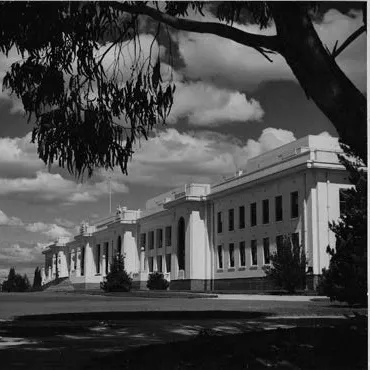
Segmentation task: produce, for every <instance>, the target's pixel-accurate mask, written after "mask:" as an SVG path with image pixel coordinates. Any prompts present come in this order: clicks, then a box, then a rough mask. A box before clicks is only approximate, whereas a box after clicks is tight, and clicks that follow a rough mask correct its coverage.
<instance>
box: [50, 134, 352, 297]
mask: <svg viewBox="0 0 370 370" xmlns="http://www.w3.org/2000/svg"><path fill="white" fill-rule="evenodd" d="M339 152H341V150H340V147H339V145H338V140H337V139H335V138H331V137H324V136H307V137H304V138H302V139H299V140H297V141H295V142H292V143H289V144H286V145H284V146H281V147H279V148H277V149H274V150H272V151H270V152H267V153H264V154H262V155H260V156H257V157H254V158H252V159H250V160H248V163H247V165H246V168H245V169H244V170H243V171H238V173H236V174H235V175H234V176H232V177H231V178H228V179H225V180H223V181H222V182H220V183H217V184H214V185H210V184H186V185H183V186H181V187H179V188H177V189H174V190H172V191H169V192H167V193H164V194H161V195H159V196H157V197H155V198H152V199H150V200H148V201H147V202H146V207H145V210H128V209H126V208H118V209H117V213H116V215H115V216H112V217H110V218H107V219H106V220H102V221H101V222H99V223H97V224H95V225H88V224H86V223H85V224H82V225H81V229H80V234H79V235H77V236H76V237H75V238H74V239H73V240H66V239H60V240H58V241H57V242H55V243H54V244H51V245H50V246H49V247H48V248H47V249H46V250H45V251H44V252H43V253H44V255H45V268H44V272H43V279H44V282H45V283H46V282H48V281H51V280H53V279H55V278H57V277H69V279H70V280H71V282H72V284H73V285H74V286H75V287H76V288H79V289H85V288H86V289H88V288H95V287H98V286H99V284H100V282H101V281H103V279H104V276H106V274H107V273H108V272H109V268H110V262H111V261H112V258H113V256H114V255H115V254H116V253H121V254H123V255H124V256H125V268H126V270H127V272H128V273H130V274H131V275H132V277H133V280H134V287H136V288H145V286H146V281H147V279H148V274H149V273H150V272H153V271H160V272H163V273H164V274H165V277H166V278H167V279H168V280H169V281H170V289H173V290H180V289H184V290H226V289H232V290H239V289H241V290H259V291H260V290H264V289H271V288H272V287H271V286H270V283H269V282H268V280H267V279H265V278H264V277H265V273H264V271H263V267H264V266H265V265H268V264H269V263H270V255H271V253H273V252H274V250H276V248H279V244H280V243H282V238H283V236H284V235H290V236H291V238H292V241H293V243H299V244H300V245H302V246H303V248H304V250H305V252H306V255H307V259H308V272H309V275H310V276H311V279H310V280H309V285H310V286H309V288H314V286H315V283H316V279H317V277H318V276H319V275H320V274H321V271H322V268H324V267H327V266H328V263H329V256H328V255H327V253H326V248H327V246H328V245H331V246H334V245H335V237H334V234H333V233H332V232H331V231H330V229H329V222H331V221H334V220H337V219H338V217H339V216H340V206H341V195H340V194H341V189H347V188H348V187H350V186H351V185H350V183H349V180H348V174H347V172H346V171H345V169H344V167H343V166H342V165H341V164H340V163H339V161H338V157H337V154H338V153H339Z"/></svg>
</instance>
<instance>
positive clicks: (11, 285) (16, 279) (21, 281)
mask: <svg viewBox="0 0 370 370" xmlns="http://www.w3.org/2000/svg"><path fill="white" fill-rule="evenodd" d="M30 287H31V285H30V282H29V280H28V277H27V275H26V274H24V275H23V276H22V275H20V274H16V272H15V268H14V267H12V268H11V269H10V270H9V274H8V279H7V280H5V281H4V282H3V284H2V291H3V292H26V291H27V290H29V289H30Z"/></svg>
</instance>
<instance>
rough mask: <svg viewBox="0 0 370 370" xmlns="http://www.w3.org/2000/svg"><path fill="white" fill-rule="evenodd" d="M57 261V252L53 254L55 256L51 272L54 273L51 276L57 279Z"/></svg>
mask: <svg viewBox="0 0 370 370" xmlns="http://www.w3.org/2000/svg"><path fill="white" fill-rule="evenodd" d="M56 261H57V256H56V254H53V258H52V263H51V273H52V276H51V278H52V279H55V277H56V272H57V271H56Z"/></svg>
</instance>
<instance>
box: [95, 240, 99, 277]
mask: <svg viewBox="0 0 370 370" xmlns="http://www.w3.org/2000/svg"><path fill="white" fill-rule="evenodd" d="M96 273H97V274H100V244H97V245H96Z"/></svg>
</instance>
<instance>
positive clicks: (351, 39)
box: [331, 26, 366, 58]
mask: <svg viewBox="0 0 370 370" xmlns="http://www.w3.org/2000/svg"><path fill="white" fill-rule="evenodd" d="M365 31H366V26H361V27H360V28H358V29H357V30H356V31H355V32H353V33H352V34H351V35H350V36H349V37H348V38H347V39H346V41H344V42H343V44H342V45H341V46H340V47H339V48H338V49H337V44H338V41H337V42H336V43H335V46H334V50H333V51H332V53H331V55H332V57H333V58H336V57H337V56H338V55H339V54H340V53H341V52H342V51H343V50H344V49H346V48H347V47H348V46H349V45H350V44H352V42H354V41H355V40H356V39H357V38H358V37H359V36H361V35H362V34H363V33H364V32H365Z"/></svg>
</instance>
